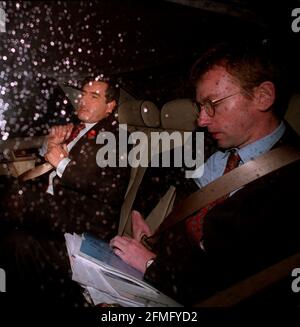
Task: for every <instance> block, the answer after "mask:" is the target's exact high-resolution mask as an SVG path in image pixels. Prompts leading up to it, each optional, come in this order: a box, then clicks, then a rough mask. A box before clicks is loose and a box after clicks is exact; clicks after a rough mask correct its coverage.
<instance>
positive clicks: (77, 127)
mask: <svg viewBox="0 0 300 327" xmlns="http://www.w3.org/2000/svg"><path fill="white" fill-rule="evenodd" d="M84 128H85V123H83V122H81V123H80V124H78V125H74V127H73V129H72V132H71V135H70V137H69V138H68V139H67V141H66V143H67V144H69V143H70V142H72V141H73V140H74V139H75V138H76V137H77V135H78V134H79V133H80V131H81V130H83V129H84Z"/></svg>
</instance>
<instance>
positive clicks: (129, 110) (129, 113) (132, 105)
mask: <svg viewBox="0 0 300 327" xmlns="http://www.w3.org/2000/svg"><path fill="white" fill-rule="evenodd" d="M118 117H119V123H120V124H125V123H126V124H127V125H128V130H129V131H130V132H134V131H142V132H144V133H145V134H146V135H147V141H146V142H147V149H148V152H147V153H144V154H147V155H148V165H150V160H151V156H153V152H151V151H153V150H155V151H154V153H155V152H160V151H161V148H160V144H159V142H154V140H153V138H152V141H151V132H162V131H167V132H169V133H172V132H175V131H176V132H180V133H181V134H182V133H183V132H185V131H193V130H194V128H195V126H196V117H197V115H196V111H195V107H194V105H193V103H192V102H191V101H190V100H189V99H177V100H173V101H170V102H168V103H166V104H165V105H164V106H163V108H162V110H161V112H160V111H159V110H158V108H157V106H155V104H154V103H152V102H150V101H142V100H140V101H128V102H127V103H123V104H122V105H120V107H119V113H118ZM156 141H157V140H156ZM164 150H165V151H169V150H171V148H167V149H166V148H164ZM146 169H147V167H141V166H139V167H136V168H132V169H131V178H130V182H129V185H128V189H127V192H126V196H125V199H124V202H123V206H122V209H121V215H120V224H119V231H118V234H120V235H123V234H125V235H131V208H132V204H133V202H134V200H135V197H136V193H137V191H138V188H139V185H140V183H141V181H142V179H143V176H144V173H145V171H146ZM153 191H154V190H153ZM175 195H176V193H175V187H173V186H171V187H170V188H169V190H168V191H167V193H166V194H165V195H164V196H163V197H162V198H161V200H160V201H159V203H158V204H157V205H156V207H155V208H154V209H153V210H152V212H151V213H150V214H149V216H148V217H147V218H146V221H147V223H148V225H149V226H150V228H151V229H152V230H155V229H156V228H157V227H158V225H160V223H161V222H162V221H163V219H164V218H165V217H166V216H167V215H168V214H169V213H170V211H171V210H172V208H173V204H174V200H175Z"/></svg>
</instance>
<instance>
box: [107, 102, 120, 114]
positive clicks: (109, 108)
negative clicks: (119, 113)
mask: <svg viewBox="0 0 300 327" xmlns="http://www.w3.org/2000/svg"><path fill="white" fill-rule="evenodd" d="M116 106H117V102H116V100H112V101H110V102H108V103H107V108H106V114H107V115H110V114H111V113H112V112H113V111H114V109H115V108H116Z"/></svg>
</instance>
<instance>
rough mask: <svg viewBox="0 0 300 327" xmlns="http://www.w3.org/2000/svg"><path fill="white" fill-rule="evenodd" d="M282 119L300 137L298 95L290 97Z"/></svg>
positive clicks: (299, 97) (299, 99)
mask: <svg viewBox="0 0 300 327" xmlns="http://www.w3.org/2000/svg"><path fill="white" fill-rule="evenodd" d="M284 118H285V120H286V121H287V122H288V123H289V124H290V125H291V126H292V128H293V129H294V130H295V131H296V132H297V133H298V135H300V94H294V95H293V96H292V97H291V99H290V102H289V106H288V110H287V111H286V113H285V116H284Z"/></svg>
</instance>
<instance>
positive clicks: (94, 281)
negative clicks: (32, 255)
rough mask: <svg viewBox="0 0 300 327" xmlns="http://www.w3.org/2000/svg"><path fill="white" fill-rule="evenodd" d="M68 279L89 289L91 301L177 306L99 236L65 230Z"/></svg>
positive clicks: (133, 305) (126, 304)
mask: <svg viewBox="0 0 300 327" xmlns="http://www.w3.org/2000/svg"><path fill="white" fill-rule="evenodd" d="M65 239H66V245H67V249H68V254H69V257H70V263H71V267H72V273H73V275H72V279H73V280H75V281H77V282H78V283H80V284H81V285H82V286H83V287H85V288H86V290H87V291H88V293H89V296H90V297H91V299H92V301H93V303H94V304H99V303H117V304H120V305H121V306H132V307H145V306H146V307H149V306H151V307H162V306H165V307H168V306H172V307H174V306H180V305H179V304H178V303H177V302H175V301H174V300H172V299H171V298H169V297H167V296H166V295H164V294H163V293H161V292H160V291H158V290H157V289H155V288H154V287H152V286H151V285H150V284H148V283H146V282H145V281H143V275H142V273H140V272H139V271H137V270H136V269H134V268H132V267H130V266H129V265H127V264H126V263H125V262H124V261H122V260H121V259H120V258H119V257H118V256H116V255H115V254H114V253H113V251H112V249H111V248H110V246H109V245H108V244H107V243H105V242H104V241H102V240H100V239H96V238H95V237H93V236H91V235H89V234H84V235H83V236H79V235H77V234H73V235H72V234H68V233H66V234H65Z"/></svg>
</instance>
